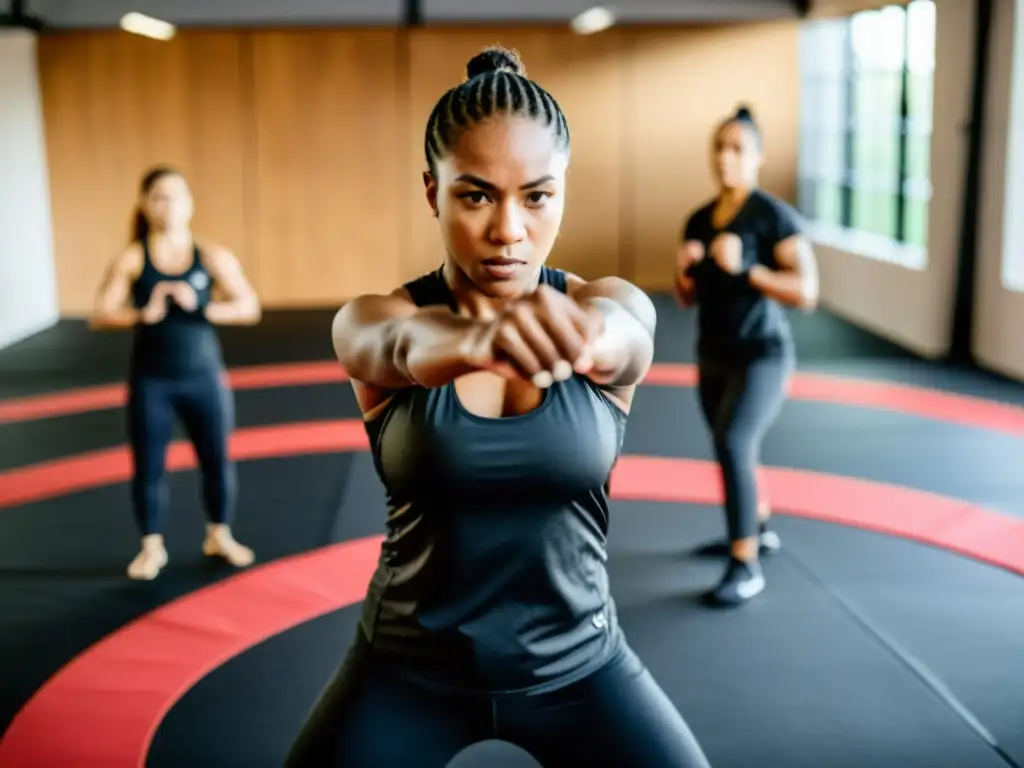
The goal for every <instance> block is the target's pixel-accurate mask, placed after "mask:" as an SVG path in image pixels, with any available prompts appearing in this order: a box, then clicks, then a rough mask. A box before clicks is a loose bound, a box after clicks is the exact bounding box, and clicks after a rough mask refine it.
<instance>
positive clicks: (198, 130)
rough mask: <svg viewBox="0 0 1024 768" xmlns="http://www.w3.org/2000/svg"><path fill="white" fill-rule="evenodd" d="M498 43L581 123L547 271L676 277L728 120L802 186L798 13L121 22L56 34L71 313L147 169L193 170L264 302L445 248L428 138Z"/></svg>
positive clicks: (388, 270) (429, 258) (771, 168)
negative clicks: (714, 142) (748, 20)
mask: <svg viewBox="0 0 1024 768" xmlns="http://www.w3.org/2000/svg"><path fill="white" fill-rule="evenodd" d="M495 42H498V43H501V44H502V45H506V46H509V47H513V48H516V49H518V50H519V52H520V54H521V55H522V57H523V59H524V61H525V63H526V66H527V69H528V74H529V75H530V76H531V77H533V78H535V79H536V80H537V81H538V82H540V83H541V84H542V85H544V87H546V88H547V89H548V90H549V91H551V93H552V94H554V95H555V97H556V98H557V99H558V100H559V102H560V103H561V104H562V107H563V109H564V110H565V112H566V115H567V117H568V120H569V124H570V129H571V130H572V134H573V147H572V149H573V157H572V164H571V166H570V172H569V190H568V204H567V210H566V218H565V222H564V226H563V231H562V235H561V237H560V239H559V242H558V243H557V245H556V247H555V252H554V254H553V255H552V264H554V265H557V266H561V267H564V268H566V269H570V270H572V271H574V272H577V273H579V274H581V275H583V276H585V277H596V276H599V275H606V274H619V275H622V276H624V277H626V278H629V279H632V280H635V281H636V282H638V283H639V284H640V285H642V286H643V287H645V288H647V289H652V290H661V289H665V288H667V287H668V286H669V284H670V279H671V264H672V260H673V253H674V250H675V247H674V243H675V241H676V238H677V237H678V231H679V226H680V223H681V221H682V219H683V217H684V216H685V214H686V212H687V210H688V209H690V208H692V207H693V206H694V205H696V204H698V203H699V202H701V201H702V200H704V199H706V198H707V197H708V196H709V195H710V194H711V193H712V191H713V190H712V182H711V178H710V174H709V173H708V146H709V137H710V132H711V130H712V128H713V126H714V124H715V122H716V121H717V120H718V119H720V118H721V117H722V116H723V115H724V114H726V113H727V112H729V111H730V110H731V109H733V108H734V107H735V105H736V103H737V102H738V101H740V100H745V101H748V102H750V103H751V104H752V105H753V107H754V108H755V110H756V111H757V113H758V116H759V118H760V120H761V121H762V123H763V124H764V126H765V130H766V135H767V148H768V161H767V165H766V167H765V171H764V177H763V182H764V185H765V187H766V188H768V189H769V190H770V191H773V192H776V193H778V194H781V195H782V196H784V197H786V198H788V199H792V198H793V197H794V195H795V186H796V181H795V171H796V157H797V152H796V142H797V127H798V125H797V124H798V101H797V99H798V72H797V24H796V23H784V24H756V25H753V24H752V25H746V26H744V25H739V26H729V27H721V28H716V27H700V28H692V29H681V28H673V29H649V28H644V29H639V28H635V29H628V28H627V29H613V30H610V31H608V32H606V33H603V34H600V35H594V36H589V37H579V36H575V35H572V34H571V33H570V32H569V31H567V30H565V29H560V28H548V29H544V28H529V29H506V28H494V29H479V28H475V29H424V30H413V31H399V30H365V29H364V30H324V29H322V30H280V31H251V32H200V31H187V32H183V33H181V34H179V36H177V37H176V38H175V39H174V40H173V41H172V42H170V43H158V42H154V41H150V40H145V39H142V38H138V37H134V36H131V35H125V34H121V33H115V32H75V33H64V34H59V35H54V36H49V35H47V36H43V38H42V39H41V41H40V67H41V82H42V89H43V97H44V109H45V117H46V128H47V142H48V154H49V162H50V175H51V194H52V197H53V218H54V230H55V244H56V251H57V268H58V275H59V282H60V298H61V309H62V310H63V311H64V312H65V313H66V314H81V313H83V312H84V311H86V310H87V309H88V307H89V305H90V303H91V300H92V295H93V291H94V290H95V286H96V284H97V282H98V281H99V279H100V276H101V274H102V271H103V267H104V265H105V264H106V263H107V261H108V260H109V259H110V258H111V256H112V255H113V254H114V253H115V252H116V251H117V250H118V249H119V248H120V247H122V246H123V244H124V242H125V241H126V237H127V227H128V223H129V214H130V211H131V207H132V205H133V203H134V201H135V197H136V186H137V184H138V179H139V176H140V175H141V173H142V171H143V170H144V169H145V168H146V166H148V165H151V164H153V163H157V162H169V163H173V164H176V165H179V166H180V167H181V168H182V169H183V170H184V171H185V173H186V174H187V175H188V176H189V178H190V180H191V181H192V184H193V187H194V189H195V193H196V202H197V220H196V228H197V230H199V231H201V232H202V233H203V234H206V235H208V236H210V237H213V238H215V239H217V240H220V241H221V242H224V243H225V244H227V245H229V246H231V247H232V248H234V249H235V250H236V251H237V252H238V253H239V255H240V256H241V257H242V260H243V262H244V264H245V266H246V269H247V271H248V272H249V274H250V276H251V277H252V279H253V281H254V283H255V284H256V286H257V288H258V289H259V291H260V294H261V295H262V297H263V300H264V302H265V304H266V306H268V307H297V306H335V305H337V304H339V303H340V302H342V301H343V300H345V299H346V298H348V297H351V296H354V295H357V294H359V293H363V292H367V291H388V290H390V289H391V288H392V287H394V286H395V285H397V284H398V283H400V282H401V281H403V280H406V279H409V278H411V277H413V276H415V275H417V274H421V273H422V272H424V271H427V270H429V269H432V268H434V267H435V266H437V265H438V264H439V263H440V260H441V258H442V247H441V241H440V237H439V235H438V230H437V222H436V221H434V220H433V218H432V217H431V216H430V212H429V210H428V208H427V205H426V202H425V200H424V198H423V187H422V180H421V174H422V171H423V169H424V167H425V161H424V158H423V146H422V144H423V130H424V127H425V124H426V120H427V116H428V115H429V112H430V110H431V109H432V107H433V105H434V103H435V101H436V100H437V98H438V97H439V96H440V95H441V94H442V93H443V92H444V90H445V89H447V88H448V87H450V86H451V85H453V84H455V83H458V82H460V81H461V80H462V78H463V77H464V72H465V69H464V68H465V64H466V62H467V61H468V59H469V58H470V57H471V56H473V55H474V54H475V53H476V52H478V51H479V50H480V49H481V48H483V47H484V46H486V45H489V44H493V43H495Z"/></svg>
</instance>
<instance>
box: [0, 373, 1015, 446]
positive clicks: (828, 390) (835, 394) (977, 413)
mask: <svg viewBox="0 0 1024 768" xmlns="http://www.w3.org/2000/svg"><path fill="white" fill-rule="evenodd" d="M228 378H229V380H230V382H231V386H232V387H233V388H234V389H236V390H245V389H269V388H271V387H286V386H302V385H307V384H326V383H330V382H341V381H347V378H348V377H347V376H346V374H345V371H344V370H342V369H341V367H340V366H339V365H338V364H337V363H334V362H312V363H284V364H279V365H278V364H275V365H260V366H253V367H248V368H235V369H233V370H231V371H229V372H228ZM696 380H697V373H696V370H695V369H694V367H693V366H692V365H685V364H676V363H655V364H654V365H653V366H652V367H651V370H650V373H648V375H647V378H646V379H645V380H644V385H645V386H670V387H689V386H693V385H694V383H696ZM790 396H791V397H793V398H795V399H798V400H814V401H819V402H826V403H838V404H842V405H855V406H863V407H865V408H878V409H882V410H888V411H896V412H899V413H905V414H909V415H912V416H922V417H924V418H928V419H936V420H938V421H947V422H951V423H954V424H962V425H965V426H971V427H978V428H980V429H988V430H992V431H995V432H1009V433H1010V434H1015V435H1024V408H1021V407H1019V406H1015V405H1009V404H1007V403H1000V402H996V401H994V400H986V399H984V398H979V397H970V396H968V395H960V394H954V393H950V392H941V391H939V390H934V389H926V388H924V387H915V386H911V385H909V384H896V383H893V382H883V381H873V380H868V379H855V378H847V377H841V376H828V375H824V374H816V373H807V372H805V371H800V372H798V373H797V374H796V375H795V376H794V377H793V380H792V383H791V385H790ZM125 397H126V389H125V386H124V384H108V385H102V386H98V387H86V388H83V389H71V390H67V391H64V392H55V393H48V394H44V395H33V396H30V397H23V398H17V399H14V400H7V401H2V402H0V424H13V423H16V422H20V421H32V420H36V419H46V418H53V417H56V416H68V415H71V414H75V413H82V412H85V411H95V410H103V409H110V408H118V407H121V406H123V405H124V403H125Z"/></svg>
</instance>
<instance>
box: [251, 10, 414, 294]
mask: <svg viewBox="0 0 1024 768" xmlns="http://www.w3.org/2000/svg"><path fill="white" fill-rule="evenodd" d="M398 34H399V33H398V32H396V31H388V30H360V31H348V30H345V31H341V30H299V31H285V32H260V33H254V34H253V36H252V51H253V78H252V82H253V113H254V120H255V144H256V150H255V158H256V159H255V165H256V167H255V172H256V178H257V182H256V192H255V210H254V211H253V212H252V218H251V219H250V221H249V225H250V227H251V228H252V232H253V241H254V242H255V244H256V251H257V259H258V264H259V290H260V293H261V295H262V296H263V298H264V301H265V303H266V305H267V306H304V305H333V304H337V303H338V302H339V301H341V300H342V299H344V298H347V297H351V296H354V295H357V294H359V293H363V292H367V291H390V290H391V289H392V288H394V286H395V285H397V283H398V279H399V269H398V263H399V262H398V258H399V256H398V254H399V241H400V229H401V228H402V227H403V226H406V218H407V217H406V215H405V205H404V198H403V196H402V195H401V194H399V190H400V189H402V188H404V187H403V186H400V185H401V184H402V183H403V182H404V176H406V175H407V172H408V169H407V167H406V164H405V163H403V162H402V161H401V159H400V157H399V154H398V151H397V150H398V149H399V148H400V146H401V143H400V139H399V135H400V132H399V125H398V98H399V96H398V77H399V72H398V66H397V58H396V53H397V40H398ZM400 178H402V179H403V182H400Z"/></svg>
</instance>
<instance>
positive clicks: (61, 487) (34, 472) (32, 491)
mask: <svg viewBox="0 0 1024 768" xmlns="http://www.w3.org/2000/svg"><path fill="white" fill-rule="evenodd" d="M366 440H367V439H366V432H365V431H364V429H363V423H362V422H361V421H359V420H358V419H349V420H344V421H310V422H303V423H299V424H278V425H274V426H269V427H250V428H248V429H240V430H236V431H235V432H234V434H232V435H231V443H230V450H231V456H232V458H234V459H235V460H239V461H244V460H248V459H265V458H275V457H281V456H302V455H312V454H317V453H335V452H337V451H358V450H365V449H366V447H367V441H366ZM195 464H196V459H195V452H194V451H193V449H192V445H191V444H190V443H188V442H187V441H184V440H179V441H176V442H174V443H172V444H171V446H170V449H169V450H168V452H167V469H168V470H169V471H171V472H177V471H180V470H183V469H191V468H192V467H194V466H195ZM131 476H132V458H131V454H130V452H129V451H128V448H127V446H123V445H121V446H118V447H116V448H104V449H102V450H98V451H90V452H88V453H80V454H77V455H75V456H70V457H67V458H61V459H51V460H49V461H41V462H38V463H36V464H29V465H28V466H25V467H18V468H16V469H8V470H6V471H3V472H0V509H5V508H9V507H16V506H18V505H21V504H29V503H31V502H34V501H44V500H46V499H51V498H54V497H56V496H63V495H65V494H69V493H76V492H78V491H86V490H90V489H92V488H98V487H101V486H104V485H113V484H115V483H123V482H127V481H128V480H130V479H131Z"/></svg>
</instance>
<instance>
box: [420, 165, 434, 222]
mask: <svg viewBox="0 0 1024 768" xmlns="http://www.w3.org/2000/svg"><path fill="white" fill-rule="evenodd" d="M423 186H424V187H425V191H426V193H427V204H428V205H429V206H430V210H431V211H433V213H434V217H435V218H436V217H437V179H435V178H434V174H432V173H431V172H430V171H424V172H423Z"/></svg>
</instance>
